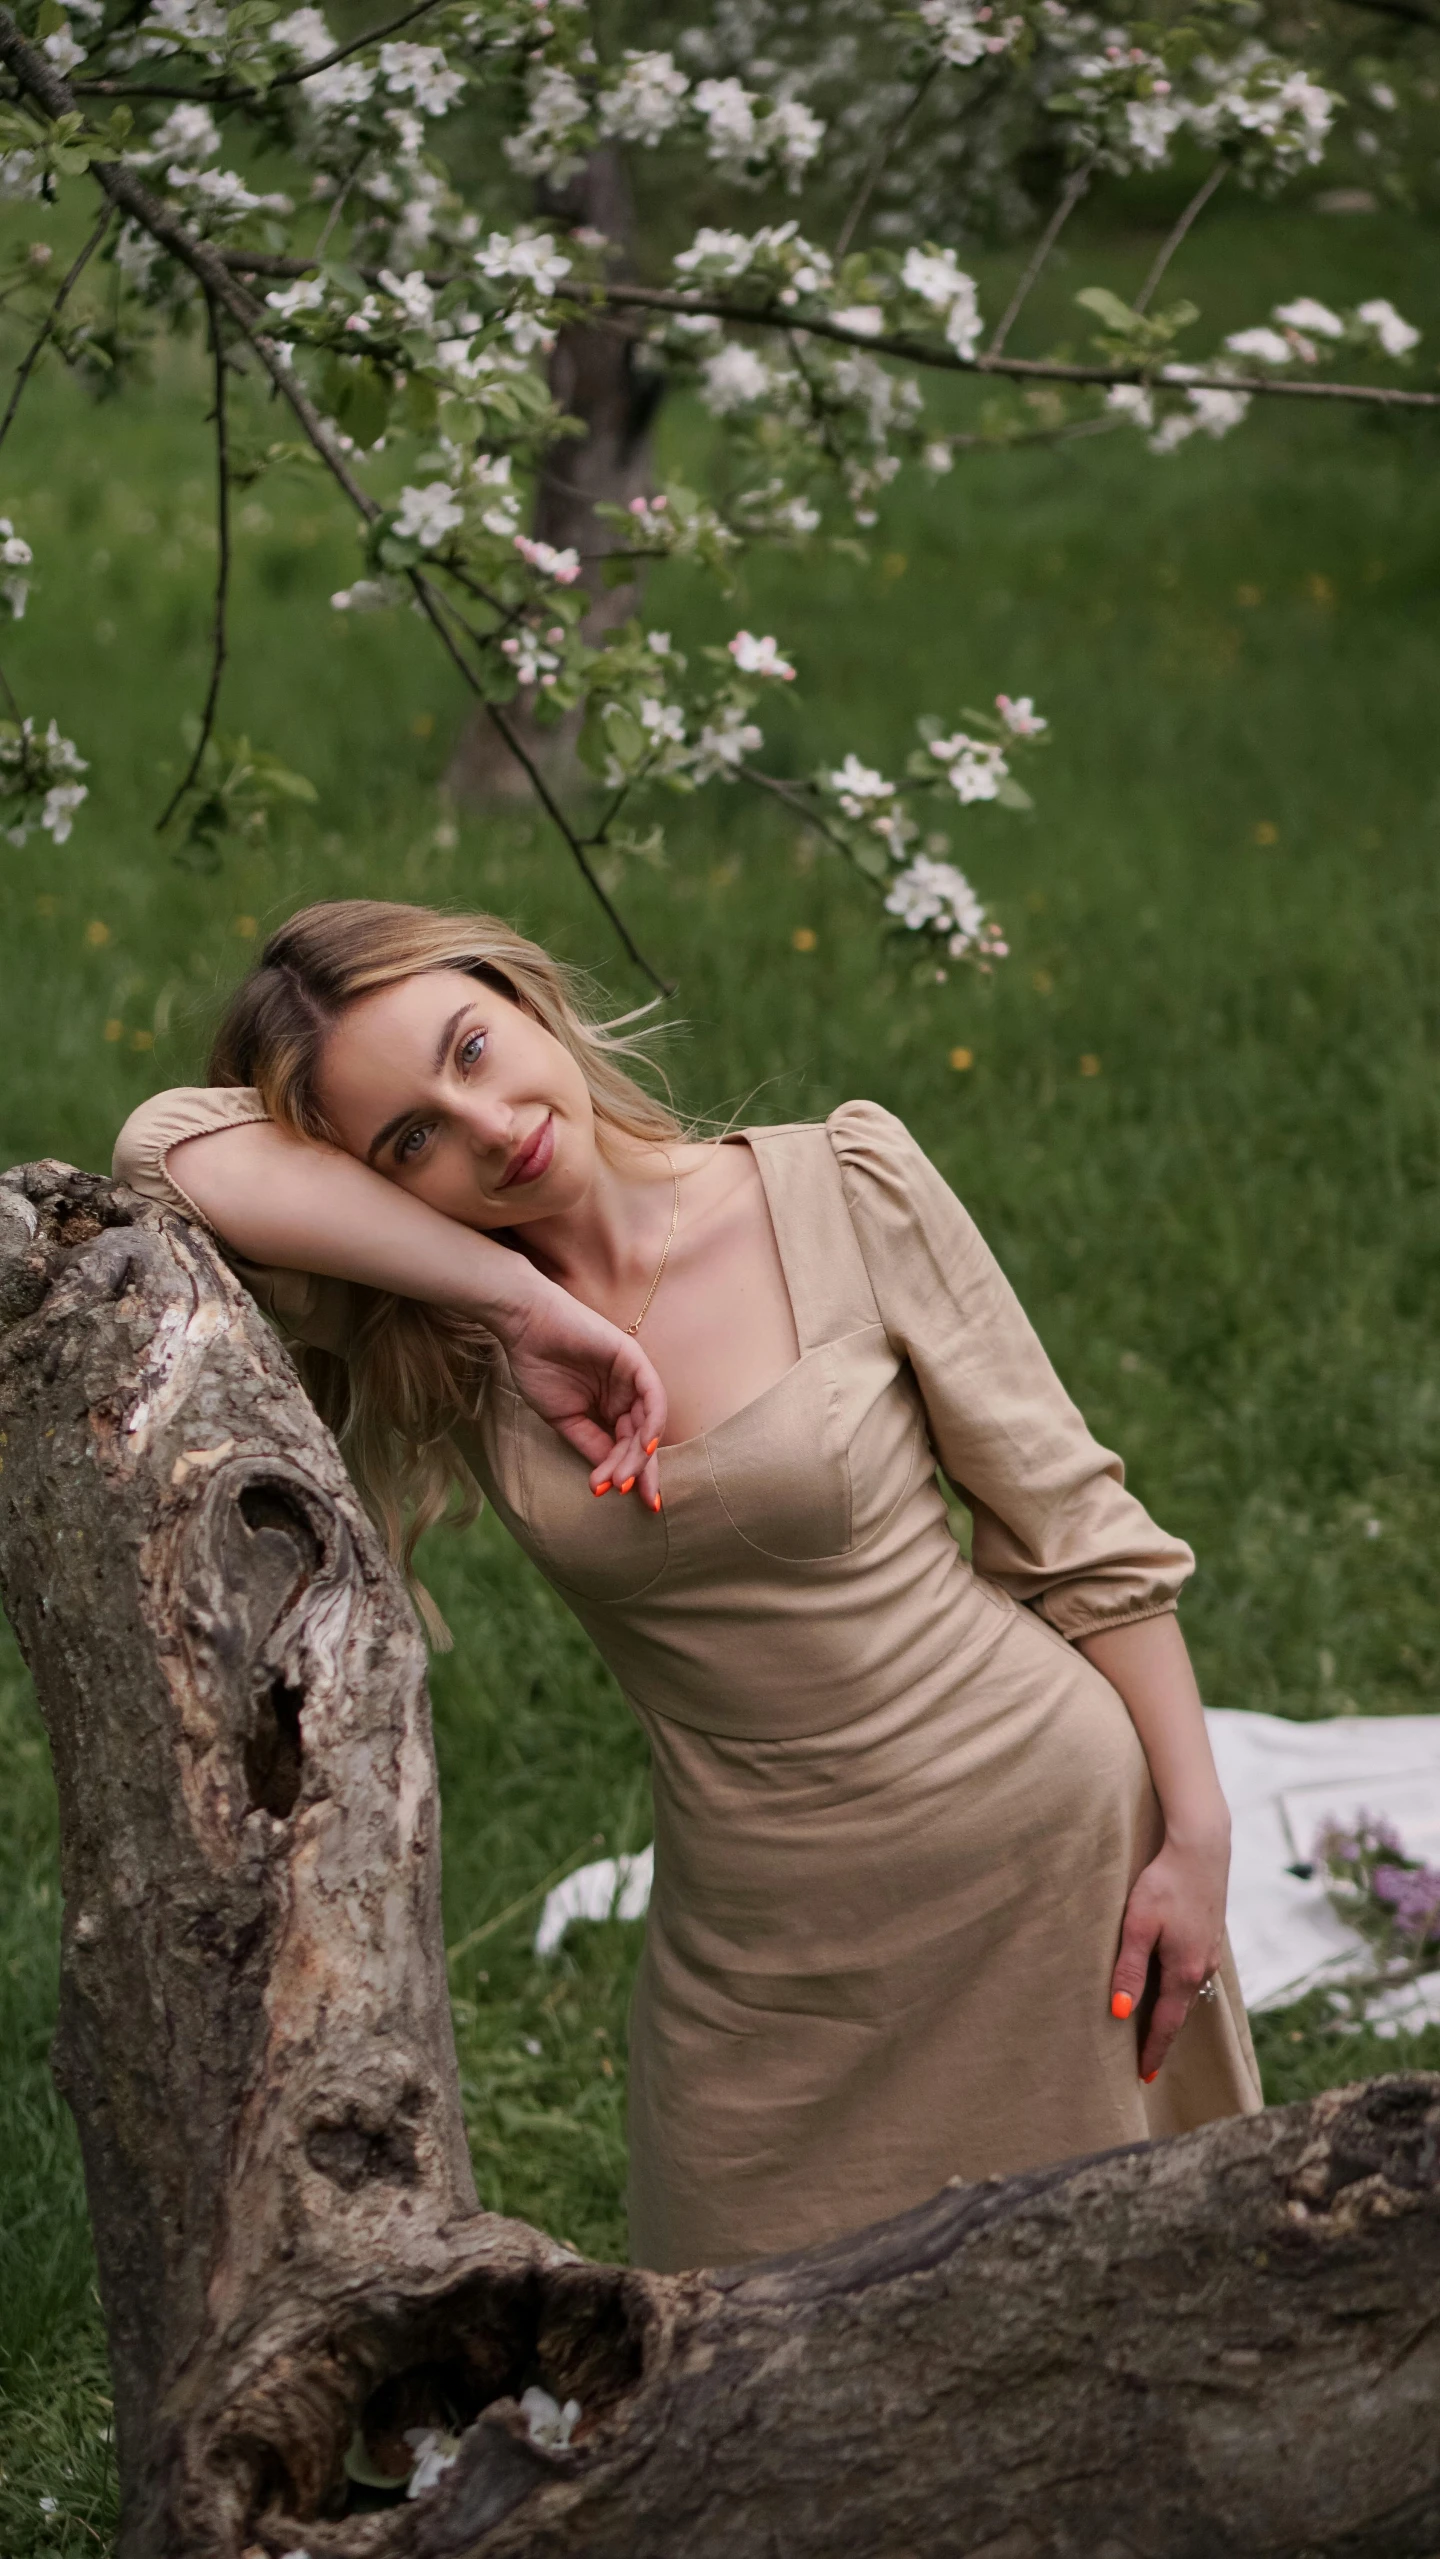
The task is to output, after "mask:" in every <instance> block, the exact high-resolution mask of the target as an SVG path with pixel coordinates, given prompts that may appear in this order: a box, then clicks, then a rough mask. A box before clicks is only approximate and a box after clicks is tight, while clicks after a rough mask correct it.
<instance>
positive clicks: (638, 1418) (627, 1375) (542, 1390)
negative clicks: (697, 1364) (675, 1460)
mask: <svg viewBox="0 0 1440 2559" xmlns="http://www.w3.org/2000/svg"><path fill="white" fill-rule="evenodd" d="M534 1279H535V1285H534V1286H533V1287H527V1289H526V1291H525V1296H524V1300H523V1303H522V1304H521V1306H520V1307H519V1308H518V1309H517V1310H516V1312H515V1313H514V1315H513V1316H512V1317H511V1318H510V1319H509V1321H507V1322H506V1323H505V1324H504V1326H503V1329H502V1328H501V1327H499V1326H497V1327H496V1329H497V1331H498V1332H499V1336H500V1339H501V1341H502V1343H503V1345H504V1349H505V1356H506V1358H507V1359H508V1361H509V1363H510V1374H511V1377H512V1379H513V1380H514V1384H515V1391H516V1393H517V1394H518V1395H520V1396H522V1397H523V1398H524V1401H525V1402H526V1403H527V1404H528V1405H529V1406H530V1408H531V1410H532V1411H533V1412H536V1413H538V1414H539V1415H540V1418H541V1420H542V1421H545V1422H548V1423H549V1425H550V1427H551V1429H552V1430H554V1431H558V1433H559V1435H560V1437H561V1438H562V1439H563V1440H567V1441H568V1442H569V1444H570V1446H571V1447H572V1448H574V1449H578V1451H579V1453H580V1455H581V1456H582V1457H584V1458H588V1459H589V1461H590V1487H591V1490H592V1492H595V1493H607V1492H609V1491H611V1490H612V1489H613V1490H614V1491H615V1492H617V1493H628V1492H630V1491H632V1490H633V1491H635V1492H637V1493H638V1494H639V1496H640V1498H641V1500H642V1501H643V1502H644V1504H645V1506H646V1508H647V1509H648V1510H652V1511H658V1509H659V1508H660V1469H659V1466H658V1465H657V1463H656V1458H655V1451H656V1449H657V1447H658V1446H659V1443H660V1438H661V1434H662V1432H663V1431H664V1428H665V1389H664V1387H663V1386H662V1385H661V1383H660V1380H659V1377H658V1376H657V1374H656V1372H655V1369H654V1368H653V1366H652V1365H651V1363H650V1361H649V1360H648V1359H647V1358H646V1355H645V1353H644V1352H643V1351H642V1349H641V1348H640V1345H639V1343H638V1342H637V1341H636V1340H635V1339H634V1338H633V1337H632V1336H631V1335H630V1334H628V1333H622V1332H621V1331H620V1329H619V1327H618V1326H617V1325H615V1324H612V1323H610V1322H609V1321H608V1320H607V1319H606V1317H605V1316H603V1315H597V1314H596V1313H595V1311H594V1309H593V1308H592V1307H589V1306H585V1305H583V1304H582V1303H581V1301H580V1299H579V1298H578V1297H572V1296H571V1295H570V1294H569V1291H568V1290H567V1289H563V1288H561V1287H559V1286H558V1285H557V1283H556V1282H555V1281H554V1280H547V1279H544V1278H542V1277H541V1275H540V1273H539V1272H535V1274H534ZM491 1320H492V1321H493V1320H494V1319H493V1318H492V1319H491Z"/></svg>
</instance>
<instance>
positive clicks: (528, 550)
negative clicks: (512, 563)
mask: <svg viewBox="0 0 1440 2559" xmlns="http://www.w3.org/2000/svg"><path fill="white" fill-rule="evenodd" d="M515 548H516V550H517V551H518V552H519V554H520V557H521V559H522V560H525V561H527V562H528V563H529V566H530V567H531V568H532V569H538V570H539V571H540V574H541V576H542V577H547V578H553V579H554V580H555V582H556V585H557V586H573V585H574V583H575V581H576V579H577V578H578V576H579V575H580V554H579V552H578V551H570V550H567V551H557V550H555V549H554V547H553V546H552V545H551V544H550V543H549V542H532V541H531V540H530V537H529V535H528V534H525V533H517V534H516V535H515Z"/></svg>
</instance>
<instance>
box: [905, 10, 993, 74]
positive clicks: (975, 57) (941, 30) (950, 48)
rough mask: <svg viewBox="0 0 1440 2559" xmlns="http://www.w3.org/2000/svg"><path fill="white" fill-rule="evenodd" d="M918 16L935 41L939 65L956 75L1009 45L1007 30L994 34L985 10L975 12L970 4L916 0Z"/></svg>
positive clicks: (989, 16)
mask: <svg viewBox="0 0 1440 2559" xmlns="http://www.w3.org/2000/svg"><path fill="white" fill-rule="evenodd" d="M920 15H921V17H922V18H923V20H924V22H925V24H926V26H927V27H928V28H929V29H930V32H931V34H932V35H933V36H934V37H935V38H936V39H937V41H938V48H939V54H940V59H941V61H942V62H948V63H950V64H951V65H952V66H953V68H954V69H955V70H957V71H968V69H969V67H970V65H971V63H972V62H979V61H981V60H982V59H983V57H984V56H985V55H986V54H987V53H996V52H999V51H1002V50H1003V49H1004V47H1005V46H1006V45H1008V44H1009V43H1010V42H1011V41H1012V36H1011V33H1010V32H1009V30H1008V28H1007V29H1006V30H1002V31H1000V32H998V33H997V32H996V30H995V29H994V27H993V24H990V21H991V17H992V13H991V11H990V10H989V9H988V8H978V9H977V8H975V7H974V6H972V4H971V0H920ZM982 21H985V22H986V23H985V24H982V23H981V22H982ZM1013 23H1014V22H1013V21H1011V22H1010V26H1012V27H1013Z"/></svg>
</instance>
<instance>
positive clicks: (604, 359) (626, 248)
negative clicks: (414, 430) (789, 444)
mask: <svg viewBox="0 0 1440 2559" xmlns="http://www.w3.org/2000/svg"><path fill="white" fill-rule="evenodd" d="M539 210H540V213H541V215H542V217H543V218H544V220H546V221H547V222H554V223H557V224H559V225H561V226H562V227H563V228H564V229H566V230H570V229H573V228H575V227H576V225H578V224H588V225H589V226H590V228H591V229H592V230H595V231H602V232H603V233H604V235H605V237H606V239H607V240H608V241H609V242H610V243H611V253H610V257H609V260H608V268H609V273H610V276H611V279H612V281H613V282H615V283H617V284H618V283H626V282H629V281H631V280H633V277H634V266H633V263H632V259H631V247H632V242H633V238H634V230H635V215H634V208H633V205H632V203H631V200H630V186H629V181H628V179H627V177H626V174H625V164H624V161H623V159H622V158H621V155H620V152H619V150H618V149H617V148H616V146H615V144H614V143H604V144H602V145H601V146H600V148H599V149H598V150H596V151H593V152H592V153H591V154H590V156H589V158H588V159H587V160H586V162H585V165H584V167H583V168H582V169H580V170H579V171H577V173H576V175H575V176H574V178H572V179H571V180H570V181H569V183H568V184H567V185H566V186H564V187H563V188H558V189H557V188H553V187H542V189H541V191H540V203H539ZM639 343H640V339H639V334H638V330H637V325H636V316H635V315H629V316H627V315H626V314H624V313H621V312H612V313H610V314H609V315H607V316H606V317H605V318H603V319H601V320H598V321H593V322H590V323H589V324H585V323H581V322H578V321H577V322H574V323H572V324H571V325H570V326H569V327H568V328H564V329H562V330H561V331H560V333H559V336H558V337H557V338H556V341H555V349H554V353H553V354H552V356H551V358H550V392H551V396H552V398H553V399H554V400H555V401H556V403H557V404H558V406H559V407H560V408H562V409H563V410H564V411H565V412H566V414H567V415H568V416H569V417H572V418H574V419H576V420H578V422H579V424H580V425H581V426H582V427H583V429H584V433H583V435H579V436H565V437H562V438H561V439H560V440H559V441H558V442H557V443H555V444H554V445H552V446H551V448H550V451H549V453H548V454H547V455H546V458H545V461H544V463H543V464H542V466H541V470H540V475H539V479H538V481H537V484H536V489H535V520H534V524H533V526H532V528H531V529H532V531H533V533H534V536H535V539H536V540H537V541H539V542H549V543H551V544H552V545H553V547H554V548H555V549H556V550H557V551H566V550H570V549H572V548H573V549H574V550H576V551H578V552H579V554H580V557H581V559H582V561H584V563H585V567H584V569H583V571H582V573H581V583H582V585H583V587H584V590H585V595H586V608H585V616H584V620H583V622H582V623H581V630H582V632H583V634H584V636H585V638H586V639H587V640H588V641H589V642H590V645H591V647H592V648H598V647H599V646H600V644H601V643H602V641H603V640H604V638H605V634H606V633H607V631H613V630H614V629H615V628H616V627H617V625H618V624H619V623H621V622H623V621H624V620H625V618H626V615H627V614H630V613H633V612H635V610H636V609H637V606H638V603H639V595H640V589H639V583H638V580H637V579H636V578H634V577H631V578H627V579H626V580H624V581H623V582H622V583H621V584H619V585H617V586H607V585H606V584H605V580H604V575H603V572H602V569H601V565H600V564H601V561H602V560H603V559H604V558H605V556H606V555H607V554H608V553H609V552H611V551H613V550H614V549H615V548H616V534H615V530H614V527H613V526H612V525H609V524H607V523H606V522H605V521H604V520H603V518H602V517H600V516H598V515H597V514H596V513H595V508H596V506H597V504H599V503H600V502H601V501H603V502H604V503H605V504H606V505H610V506H627V505H628V504H629V502H630V500H631V498H634V497H640V496H643V495H644V494H645V493H646V492H647V491H648V490H649V488H650V485H651V445H650V430H651V427H652V424H653V422H654V416H655V410H656V407H657V404H658V400H659V396H660V383H659V378H658V376H657V375H655V374H646V373H643V372H641V371H640V370H639V369H638V367H637V363H636V350H637V347H638V345H639ZM511 720H512V723H513V725H514V726H515V727H516V729H517V730H518V731H519V734H520V737H521V740H522V742H523V744H524V745H525V747H526V749H527V750H528V752H529V753H530V754H531V755H532V756H533V757H534V759H535V761H536V762H537V763H538V764H539V766H540V768H541V770H542V771H543V772H544V773H546V775H547V776H548V777H549V778H550V779H551V781H552V782H553V783H556V784H563V783H569V782H573V781H575V780H576V779H578V777H579V774H580V769H581V768H580V766H579V763H578V761H577V759H576V757H575V752H574V748H575V740H576V738H577V737H578V735H579V731H580V722H579V718H578V715H576V716H567V717H566V718H565V719H563V720H560V721H558V722H551V723H550V724H549V725H548V726H546V725H542V724H541V722H540V721H538V720H537V719H536V718H535V717H534V715H533V709H532V697H531V696H529V695H523V694H522V696H521V697H520V699H519V701H518V702H517V704H516V706H515V708H514V710H513V711H512V713H511ZM445 778H446V783H447V785H448V787H449V788H450V789H451V790H452V791H453V792H454V793H455V794H456V797H457V798H459V799H462V800H466V801H469V802H472V803H479V802H484V801H486V800H493V799H528V798H529V796H530V787H531V786H530V784H529V782H528V780H527V779H526V776H525V774H524V772H523V771H522V769H521V767H520V765H519V764H518V763H517V762H516V760H515V757H514V756H513V755H512V754H511V753H510V750H509V748H508V747H507V746H506V745H505V743H504V741H503V739H502V738H501V737H500V735H499V733H498V731H497V730H496V729H495V727H494V725H493V723H492V722H491V721H490V720H488V719H487V718H486V715H485V712H484V711H483V709H481V710H477V711H475V712H474V713H473V714H472V716H471V718H470V719H469V721H468V723H467V725H466V727H465V729H464V730H463V731H462V733H461V736H460V739H459V742H458V744H457V746H456V748H455V752H454V755H453V757H452V758H451V762H450V768H449V771H448V772H447V774H446V777H445Z"/></svg>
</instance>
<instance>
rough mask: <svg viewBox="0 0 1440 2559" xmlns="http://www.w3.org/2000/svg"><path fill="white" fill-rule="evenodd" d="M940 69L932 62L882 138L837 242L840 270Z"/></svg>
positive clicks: (871, 157) (836, 261)
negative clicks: (897, 147)
mask: <svg viewBox="0 0 1440 2559" xmlns="http://www.w3.org/2000/svg"><path fill="white" fill-rule="evenodd" d="M939 69H940V64H939V61H938V59H937V60H936V61H934V62H932V63H931V65H930V67H929V69H928V71H926V72H925V73H924V75H923V77H922V78H921V79H920V81H919V83H918V84H917V86H916V89H915V94H914V96H913V97H912V98H911V100H910V102H909V104H908V106H906V107H905V108H903V109H902V111H901V113H900V114H899V115H898V116H897V117H896V118H895V120H894V122H893V124H892V125H891V126H890V127H889V130H888V131H887V132H885V133H883V134H882V135H881V137H880V140H879V142H878V143H877V144H876V146H875V149H874V151H873V152H872V154H871V156H870V163H869V166H868V167H867V169H866V171H865V175H864V177H863V178H862V179H861V181H860V187H859V191H858V193H857V195H856V198H855V201H854V203H853V204H852V205H851V207H850V210H849V212H848V213H847V214H846V216H845V219H844V221H843V222H842V224H841V226H840V237H839V239H838V240H837V241H836V243H835V264H836V265H837V267H838V265H839V264H840V261H841V259H842V258H843V257H844V255H845V252H846V250H847V249H848V248H849V246H850V243H851V241H852V240H853V239H854V237H855V234H856V232H857V230H858V229H859V227H860V221H861V217H862V215H863V214H864V211H865V208H866V206H867V205H868V203H869V201H870V198H871V197H872V195H873V194H874V192H875V189H876V188H877V186H878V185H879V183H880V180H881V177H882V176H883V174H884V169H885V163H886V161H887V160H888V159H889V157H890V154H891V152H892V151H893V150H894V148H895V145H896V143H897V142H898V141H899V139H900V136H901V134H902V133H903V132H904V130H905V127H906V126H907V124H908V123H909V121H910V118H911V117H912V116H913V115H914V113H915V110H916V108H917V107H918V106H919V105H920V102H921V100H922V99H923V98H924V96H925V94H926V91H927V90H928V89H929V87H930V85H931V82H932V81H933V80H934V78H935V75H936V73H937V72H938V71H939Z"/></svg>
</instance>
